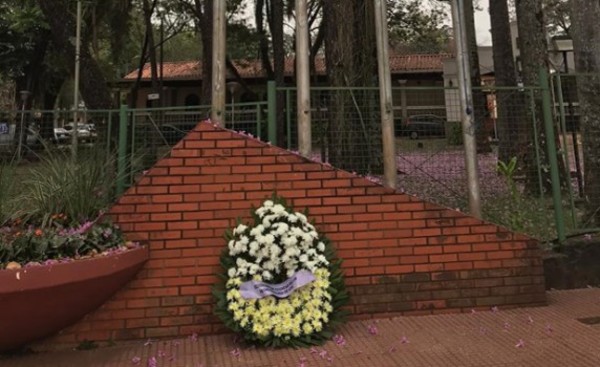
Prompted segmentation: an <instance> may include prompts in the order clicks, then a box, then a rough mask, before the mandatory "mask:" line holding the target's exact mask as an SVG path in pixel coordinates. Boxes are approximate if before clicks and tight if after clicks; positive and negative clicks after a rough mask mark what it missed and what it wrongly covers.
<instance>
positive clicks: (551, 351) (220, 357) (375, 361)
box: [0, 289, 600, 367]
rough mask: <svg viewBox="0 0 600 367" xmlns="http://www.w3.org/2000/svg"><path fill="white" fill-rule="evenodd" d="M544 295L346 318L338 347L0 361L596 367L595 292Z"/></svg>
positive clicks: (228, 344)
mask: <svg viewBox="0 0 600 367" xmlns="http://www.w3.org/2000/svg"><path fill="white" fill-rule="evenodd" d="M548 298H549V306H548V307H540V308H529V309H518V310H507V311H503V310H499V311H498V312H493V311H485V312H481V311H480V312H475V313H471V314H462V315H440V316H424V317H399V318H395V319H390V320H378V321H361V322H352V323H349V324H347V325H346V326H345V327H344V328H343V329H341V330H340V335H343V337H344V339H345V345H341V344H342V343H339V344H336V343H334V342H329V343H328V344H326V345H325V346H324V347H321V348H316V349H312V350H308V349H303V350H289V349H286V350H262V349H252V348H250V349H248V348H244V347H242V346H237V345H236V344H234V340H233V338H232V337H231V336H210V337H201V338H198V339H193V338H187V339H184V340H169V341H153V342H152V341H151V342H149V343H144V342H136V343H132V344H124V345H121V344H119V345H118V346H115V347H110V348H102V349H97V350H92V351H84V352H77V351H63V352H53V353H48V354H35V355H29V356H24V357H13V358H10V359H1V360H0V366H2V367H4V366H7V367H8V366H10V367H33V366H65V367H67V366H68V367H71V366H111V367H112V366H135V365H137V366H142V367H146V366H156V367H163V366H170V367H175V366H185V367H199V366H203V367H229V366H232V367H233V366H235V367H237V366H240V367H266V366H292V367H296V366H302V367H311V366H345V367H350V366H378V367H379V366H381V367H385V366H406V367H432V366H441V367H446V366H477V367H509V366H510V367H518V366H543V367H551V366H557V367H558V366H560V367H577V366H585V367H588V366H589V367H595V366H600V323H596V324H593V323H594V322H600V289H583V290H574V291H555V292H550V293H548ZM594 318H597V319H596V320H594ZM578 319H588V320H584V321H586V322H587V323H590V324H592V325H588V324H586V323H584V322H581V321H578ZM375 333H376V335H372V334H375ZM238 347H239V349H237V348H238ZM154 360H156V363H153V361H154ZM136 362H137V363H136Z"/></svg>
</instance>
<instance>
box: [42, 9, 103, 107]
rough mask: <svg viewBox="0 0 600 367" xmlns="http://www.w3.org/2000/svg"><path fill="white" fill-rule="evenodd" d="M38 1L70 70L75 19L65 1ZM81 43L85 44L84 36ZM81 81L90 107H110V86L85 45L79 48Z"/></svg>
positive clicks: (82, 91)
mask: <svg viewBox="0 0 600 367" xmlns="http://www.w3.org/2000/svg"><path fill="white" fill-rule="evenodd" d="M37 3H38V5H39V7H40V9H41V10H42V12H43V13H44V16H45V18H46V21H47V22H48V25H49V26H50V33H51V34H52V39H53V41H54V44H55V46H56V48H57V49H59V50H62V55H63V57H64V60H63V61H64V62H65V65H66V66H67V68H68V69H69V70H71V71H73V70H75V45H74V44H73V43H72V42H71V39H72V38H73V35H74V34H75V19H74V17H73V16H72V14H71V12H69V9H68V7H67V5H66V3H65V2H64V1H59V0H55V1H47V0H38V2H37ZM81 44H82V45H87V44H88V42H87V41H86V40H85V38H84V39H83V40H82V43H81ZM80 65H81V82H80V83H81V84H80V90H81V95H82V97H83V100H84V101H85V103H86V105H87V107H88V108H90V109H108V108H111V107H112V100H111V97H110V90H109V88H108V85H107V83H106V79H105V78H104V75H103V74H102V71H101V70H100V67H99V66H98V63H97V62H96V60H94V58H93V57H92V55H91V54H90V51H89V49H88V48H87V47H82V48H81V55H80Z"/></svg>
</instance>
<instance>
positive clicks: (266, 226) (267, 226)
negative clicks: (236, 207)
mask: <svg viewBox="0 0 600 367" xmlns="http://www.w3.org/2000/svg"><path fill="white" fill-rule="evenodd" d="M262 225H263V226H264V227H265V228H269V227H271V222H270V221H269V219H268V218H267V217H264V218H263V221H262Z"/></svg>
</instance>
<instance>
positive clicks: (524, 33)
mask: <svg viewBox="0 0 600 367" xmlns="http://www.w3.org/2000/svg"><path fill="white" fill-rule="evenodd" d="M515 6H516V10H517V19H518V29H519V50H520V53H521V54H520V57H521V78H522V80H523V84H524V85H525V86H527V87H537V86H539V70H540V68H546V67H547V57H548V45H547V44H546V30H545V25H544V14H543V11H542V1H541V0H515ZM532 95H533V99H534V101H533V103H534V104H535V111H531V110H530V109H528V110H527V112H528V113H527V120H526V121H525V122H524V123H522V124H523V127H522V129H521V134H524V135H525V139H524V141H525V145H526V148H525V151H524V152H522V154H523V156H522V158H521V159H520V160H521V161H522V162H523V166H522V167H523V169H524V171H525V172H524V174H525V178H526V188H527V190H528V191H529V192H530V193H532V194H539V183H538V182H539V174H538V171H540V172H542V190H543V191H545V192H550V189H551V181H550V178H549V175H548V174H547V173H544V170H543V169H539V168H540V167H538V162H537V161H536V150H535V149H536V147H535V145H534V131H535V130H537V131H538V142H539V146H538V151H537V153H538V154H539V159H540V162H539V164H541V166H542V167H548V163H547V162H548V158H547V156H548V154H547V150H546V140H545V137H544V136H545V134H543V131H544V121H543V113H542V109H541V106H542V94H541V91H539V90H537V89H536V90H534V91H533V92H532ZM528 102H530V101H529V100H528ZM533 112H535V119H534V116H533ZM533 124H535V125H536V129H535V130H534V128H533ZM546 171H547V170H546Z"/></svg>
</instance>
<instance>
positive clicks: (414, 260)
mask: <svg viewBox="0 0 600 367" xmlns="http://www.w3.org/2000/svg"><path fill="white" fill-rule="evenodd" d="M427 262H429V257H428V256H425V255H419V256H403V257H401V258H400V263H401V264H424V263H427Z"/></svg>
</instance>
